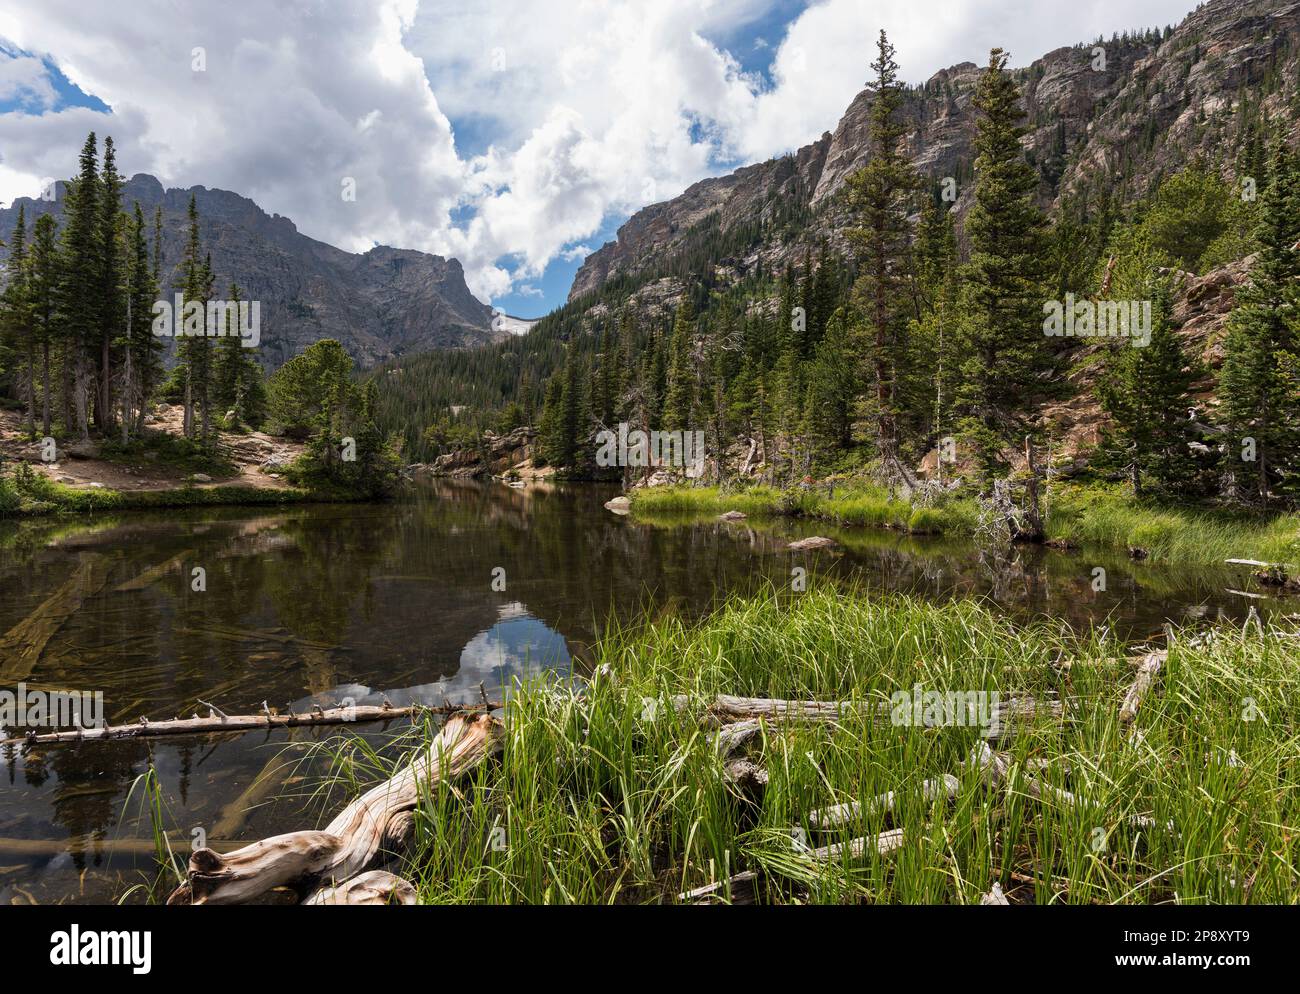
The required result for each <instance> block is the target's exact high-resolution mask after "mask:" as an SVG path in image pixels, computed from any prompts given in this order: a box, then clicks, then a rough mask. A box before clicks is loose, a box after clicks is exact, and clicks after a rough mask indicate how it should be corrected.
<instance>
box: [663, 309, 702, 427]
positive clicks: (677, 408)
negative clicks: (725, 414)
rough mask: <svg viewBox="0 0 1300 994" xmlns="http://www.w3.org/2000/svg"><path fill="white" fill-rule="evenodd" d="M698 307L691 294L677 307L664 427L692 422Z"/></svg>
mask: <svg viewBox="0 0 1300 994" xmlns="http://www.w3.org/2000/svg"><path fill="white" fill-rule="evenodd" d="M694 350H695V308H694V306H693V304H692V302H691V297H690V294H689V293H687V294H686V296H684V297H683V298H682V302H681V303H680V304H679V305H678V306H677V318H676V320H675V321H674V322H673V333H672V336H671V338H669V340H668V382H667V390H666V393H665V396H664V408H663V428H664V429H665V430H667V431H682V430H685V429H686V428H687V426H688V425H689V424H690V421H691V411H692V408H693V406H694V404H695V359H694Z"/></svg>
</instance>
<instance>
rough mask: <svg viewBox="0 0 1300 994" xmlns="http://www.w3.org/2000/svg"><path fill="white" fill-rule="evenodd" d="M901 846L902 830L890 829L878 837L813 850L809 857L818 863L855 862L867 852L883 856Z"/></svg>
mask: <svg viewBox="0 0 1300 994" xmlns="http://www.w3.org/2000/svg"><path fill="white" fill-rule="evenodd" d="M902 845H903V830H902V829H901V828H891V829H890V830H889V831H888V832H881V833H880V834H879V835H868V836H865V837H863V838H860V839H851V840H850V841H848V842H836V843H834V844H833V845H829V846H822V847H821V848H820V849H813V850H812V851H811V852H810V853H809V855H811V856H812V858H813V859H815V860H816V861H817V862H819V863H838V862H840V861H842V860H844V859H846V858H847V859H850V860H852V861H854V862H856V861H857V860H860V859H862V858H863V856H865V855H866V854H867V853H869V852H876V853H878V854H879V855H881V856H884V855H886V854H888V853H891V852H893V851H894V850H895V849H898V848H900V847H901V846H902Z"/></svg>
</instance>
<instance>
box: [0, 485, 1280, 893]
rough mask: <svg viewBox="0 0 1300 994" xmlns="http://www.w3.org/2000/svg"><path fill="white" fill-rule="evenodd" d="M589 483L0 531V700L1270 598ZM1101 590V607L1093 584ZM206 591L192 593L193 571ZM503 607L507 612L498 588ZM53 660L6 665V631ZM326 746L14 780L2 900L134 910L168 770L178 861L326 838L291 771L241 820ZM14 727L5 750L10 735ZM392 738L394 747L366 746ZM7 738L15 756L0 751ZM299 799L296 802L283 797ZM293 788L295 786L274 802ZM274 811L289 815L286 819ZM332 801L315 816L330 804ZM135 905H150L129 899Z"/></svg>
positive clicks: (376, 699) (1145, 620)
mask: <svg viewBox="0 0 1300 994" xmlns="http://www.w3.org/2000/svg"><path fill="white" fill-rule="evenodd" d="M615 493H616V491H613V490H609V489H606V488H603V487H596V486H573V487H569V488H565V487H558V488H537V489H530V490H527V491H519V490H513V489H510V488H507V487H504V486H501V485H499V484H483V485H481V484H473V483H437V484H432V485H425V486H422V487H420V488H419V489H418V490H417V491H416V492H415V493H414V494H412V495H411V496H410V497H409V498H408V499H405V500H403V501H401V502H399V503H395V504H389V505H345V506H334V505H327V506H314V507H296V508H290V509H270V510H268V509H237V508H229V509H219V510H211V509H208V510H203V509H196V510H187V511H177V512H157V513H155V512H149V513H130V514H122V515H116V516H111V517H103V518H98V519H84V518H78V519H76V520H75V521H69V520H42V521H24V522H8V523H6V522H0V690H11V691H12V690H14V689H15V687H16V686H17V684H18V683H19V682H23V683H24V684H25V685H26V687H27V688H28V690H75V691H91V692H94V691H102V693H103V695H104V712H105V713H104V717H105V718H106V719H107V720H108V721H110V722H123V721H134V720H136V719H138V718H139V717H141V716H142V715H143V716H147V717H149V718H151V719H154V720H157V719H163V718H171V717H173V716H175V715H188V714H190V713H192V712H194V711H196V710H197V711H200V712H201V713H204V714H206V713H207V709H206V708H205V707H203V706H201V705H199V704H198V700H199V699H202V700H204V701H208V702H211V703H213V704H215V705H216V706H217V707H219V708H221V709H222V710H223V711H225V712H227V713H231V714H234V713H251V712H255V711H257V710H258V709H259V708H260V707H261V705H262V702H263V701H265V702H267V703H268V705H269V706H271V707H275V708H280V709H284V708H285V707H286V706H287V705H292V706H293V707H294V708H295V709H296V710H304V709H306V708H307V707H308V706H310V705H311V704H312V703H321V704H326V705H328V704H332V703H339V702H342V701H344V700H345V699H349V698H350V699H351V700H352V701H354V702H355V703H358V704H360V703H380V702H381V701H382V700H383V699H385V698H387V699H388V700H389V701H391V702H393V703H394V704H405V703H408V702H412V701H419V702H424V703H441V702H442V701H443V700H444V699H448V700H451V701H462V700H469V699H473V698H476V697H477V696H478V693H479V691H478V687H479V684H480V683H483V684H484V685H485V686H486V687H487V689H488V690H489V691H493V690H497V689H499V688H509V687H510V686H512V685H513V683H514V681H515V680H516V678H528V677H532V676H538V675H546V674H551V673H554V674H557V675H559V676H565V675H568V674H570V673H579V674H580V673H582V672H583V671H584V669H585V667H586V661H588V660H589V659H590V649H591V646H592V644H593V642H594V641H595V640H596V639H597V637H598V634H599V632H600V631H601V629H602V628H603V626H604V624H605V623H606V622H607V620H609V619H611V618H618V619H621V620H626V619H630V618H633V617H635V616H638V615H639V614H640V613H641V612H644V611H647V610H649V611H653V612H655V613H657V614H667V613H676V614H678V615H681V616H684V617H695V616H698V615H700V614H702V613H704V612H706V611H707V610H708V609H709V608H710V607H711V606H713V605H714V604H716V602H717V600H718V598H720V597H722V596H725V595H726V594H727V593H729V592H733V591H738V590H739V591H746V590H753V589H755V588H756V587H758V586H761V585H763V584H768V583H771V584H777V585H779V586H781V587H783V588H788V586H789V583H790V571H791V569H792V567H793V566H795V565H804V566H807V567H809V570H810V574H811V576H812V581H811V582H814V583H821V582H832V583H848V582H855V581H857V582H862V583H865V584H867V585H869V586H870V587H872V588H874V589H879V590H905V591H910V592H913V593H917V594H920V595H922V596H927V597H933V598H946V597H952V596H962V595H977V596H984V597H989V598H991V599H993V600H994V601H996V602H997V603H998V604H999V605H1000V606H1001V607H1002V608H1003V609H1005V610H1006V611H1008V612H1010V613H1012V614H1014V615H1017V616H1021V617H1030V616H1034V615H1047V616H1051V617H1054V618H1058V619H1062V620H1064V621H1067V622H1069V623H1071V624H1074V625H1079V626H1087V625H1089V624H1093V623H1105V624H1110V625H1112V626H1114V627H1115V628H1116V629H1117V630H1118V631H1119V632H1120V633H1121V634H1123V635H1125V636H1126V637H1131V638H1134V639H1138V638H1143V637H1145V636H1148V635H1151V634H1153V633H1154V632H1156V631H1158V630H1159V628H1160V626H1161V624H1162V623H1163V622H1164V621H1165V620H1166V619H1173V620H1177V621H1184V622H1185V621H1188V620H1194V619H1206V620H1216V619H1224V620H1237V621H1240V620H1242V619H1244V618H1245V617H1246V614H1247V612H1248V611H1249V608H1250V607H1251V606H1254V607H1256V608H1257V609H1258V610H1259V611H1261V612H1263V613H1265V614H1267V613H1269V612H1272V611H1281V612H1287V613H1290V612H1295V611H1297V610H1300V603H1297V601H1296V600H1295V599H1290V600H1288V599H1273V598H1264V599H1257V598H1251V597H1247V596H1243V594H1242V593H1234V592H1232V591H1233V590H1244V591H1246V592H1253V593H1256V594H1259V593H1262V591H1260V590H1259V588H1257V587H1254V586H1248V585H1247V584H1248V580H1247V579H1246V578H1245V577H1243V576H1242V575H1241V573H1240V572H1232V571H1222V570H1190V571H1189V570H1170V569H1167V568H1161V567H1155V566H1148V565H1144V564H1133V563H1130V562H1129V561H1128V560H1126V559H1123V558H1115V557H1108V556H1098V555H1095V554H1091V553H1056V552H1048V551H1044V550H1038V549H1023V550H1020V552H1019V561H1018V563H1017V565H1016V566H1015V567H1014V568H1012V569H1011V570H1009V571H1008V572H1006V573H1004V574H1002V575H1001V576H998V577H994V576H993V575H991V574H990V573H989V571H988V570H987V569H986V568H985V567H983V566H981V565H980V564H979V563H978V562H977V556H976V555H975V553H974V551H973V549H972V548H971V547H970V546H969V545H968V544H966V543H964V542H953V541H947V540H942V539H929V540H921V539H910V538H907V537H903V536H899V535H895V534H892V533H885V532H869V531H863V530H849V531H837V530H835V529H833V528H831V527H830V526H829V525H827V524H825V523H816V524H814V523H808V522H787V521H781V522H775V523H771V524H758V523H748V522H740V523H721V522H717V521H715V520H712V519H705V520H700V519H696V520H694V521H664V522H655V523H653V524H643V523H638V522H635V521H633V520H631V519H630V518H627V517H620V516H618V515H615V514H612V513H610V512H609V511H606V510H605V509H604V508H603V506H602V505H603V502H604V501H605V500H607V499H608V498H609V497H611V496H613V495H614V494H615ZM810 534H830V535H833V536H834V537H836V538H838V539H840V540H841V541H842V542H843V543H844V546H845V547H844V549H843V550H842V551H840V552H836V553H819V554H813V555H802V556H800V555H795V554H792V553H789V552H787V551H784V550H783V546H784V544H785V543H786V542H788V541H789V540H790V539H792V538H796V537H801V536H806V535H810ZM1097 566H1101V567H1103V568H1105V569H1106V571H1107V584H1106V586H1107V589H1106V591H1104V592H1098V591H1094V590H1093V589H1092V586H1093V582H1092V581H1093V574H1092V570H1093V569H1094V567H1097ZM196 567H197V568H201V569H202V570H203V571H204V572H205V574H206V590H203V591H195V590H194V589H193V576H194V574H193V570H194V569H195V568H196ZM502 586H504V589H500V588H501V587H502ZM24 625H25V626H27V628H26V629H24V628H20V629H19V631H23V630H31V628H32V627H33V626H34V627H35V628H36V629H37V630H39V631H40V632H41V634H42V636H43V637H44V636H45V635H48V640H47V641H45V643H44V646H43V648H42V649H41V651H40V652H39V654H36V655H34V656H33V654H32V653H27V654H23V653H20V652H17V651H15V649H14V645H13V642H12V639H10V640H8V641H6V639H5V636H4V633H6V632H9V633H11V636H12V633H13V631H14V628H15V626H24ZM337 732H338V729H337V728H335V729H299V730H293V731H280V732H275V733H271V734H267V733H264V732H259V733H255V734H247V735H243V736H217V737H207V738H186V737H177V738H161V739H141V740H119V741H114V742H108V743H99V744H91V743H83V744H78V745H61V746H51V747H44V748H40V749H35V750H32V751H29V752H27V753H25V754H24V753H23V751H22V750H21V749H17V748H14V747H13V746H5V747H3V753H2V755H0V760H2V761H3V763H4V768H3V770H2V771H0V902H2V903H6V904H26V903H33V902H36V903H54V902H60V901H65V902H76V901H109V900H119V899H122V898H123V896H124V895H126V896H127V899H128V900H139V899H143V891H141V890H139V889H138V887H137V885H140V884H142V883H145V882H147V881H149V880H151V879H152V877H153V866H152V860H151V857H150V856H149V855H148V853H149V851H151V847H152V841H151V830H150V825H149V821H148V819H147V817H142V816H141V813H140V809H139V805H138V800H139V796H140V795H139V792H137V794H136V795H135V796H132V797H130V798H128V795H129V794H130V791H131V785H132V783H133V781H134V780H135V779H136V777H138V776H139V775H140V774H141V773H143V772H144V771H146V770H147V769H148V768H149V767H150V765H152V766H153V767H154V769H155V770H156V771H157V775H158V778H159V782H160V784H161V787H162V795H163V799H164V802H165V804H166V808H167V815H166V817H167V821H168V826H169V828H170V829H172V831H173V833H174V839H175V845H176V847H177V848H178V850H184V851H188V848H189V840H190V838H191V833H192V832H193V830H194V829H195V828H201V829H202V830H203V831H204V832H205V833H207V837H208V839H209V840H211V841H213V842H220V841H222V840H225V841H230V840H249V841H251V840H253V839H257V838H261V837H263V836H266V835H269V834H273V833H275V832H281V831H287V830H291V829H294V828H304V827H314V826H315V825H316V824H317V818H318V814H319V811H320V809H321V807H322V804H316V805H313V804H310V803H308V795H309V794H310V792H311V790H312V788H313V786H314V784H315V779H314V778H315V776H317V775H318V774H319V772H320V771H319V770H314V769H313V768H311V767H305V768H302V769H296V770H291V769H288V768H285V769H282V770H281V774H282V776H281V777H279V778H278V779H277V780H276V783H277V786H278V790H277V791H276V792H275V793H273V794H272V795H271V796H270V797H261V798H258V797H253V798H250V797H249V796H248V795H246V794H245V791H247V790H248V789H249V786H250V784H251V783H252V782H253V781H254V780H255V779H256V778H257V775H258V773H259V772H260V771H262V770H263V769H265V768H267V766H268V764H269V765H270V766H271V767H272V768H274V767H277V766H279V765H280V764H281V763H282V759H281V758H280V757H281V756H283V755H284V754H283V752H282V750H283V749H284V747H285V745H286V744H287V743H290V742H294V743H304V742H309V741H311V740H313V739H321V738H326V737H329V736H331V735H334V734H337ZM15 733H16V730H15V729H8V730H6V732H5V734H8V735H11V734H15ZM365 733H366V734H368V735H374V736H378V735H382V734H383V730H382V727H381V726H366V728H365ZM0 737H3V736H0ZM286 777H287V779H286ZM280 780H283V781H284V782H283V783H280ZM277 796H278V797H279V800H275V797H277ZM322 803H323V802H322ZM133 888H137V889H135V890H133Z"/></svg>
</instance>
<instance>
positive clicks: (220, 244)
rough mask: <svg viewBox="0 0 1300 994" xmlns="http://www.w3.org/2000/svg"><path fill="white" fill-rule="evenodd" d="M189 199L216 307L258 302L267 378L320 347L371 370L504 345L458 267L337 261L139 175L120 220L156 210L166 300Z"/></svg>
mask: <svg viewBox="0 0 1300 994" xmlns="http://www.w3.org/2000/svg"><path fill="white" fill-rule="evenodd" d="M191 192H192V193H193V194H194V196H195V199H196V202H197V204H198V209H199V217H200V229H201V233H202V237H203V244H204V247H205V249H206V250H208V251H209V252H211V254H212V266H213V269H214V270H215V271H216V275H217V279H216V288H217V293H218V295H219V296H223V297H224V296H225V294H226V291H227V289H228V288H229V286H230V283H231V281H232V280H233V281H234V282H236V283H238V284H239V286H240V289H241V290H242V292H243V295H244V296H245V298H247V299H251V300H258V301H260V302H261V321H262V345H261V349H260V355H261V358H262V361H263V363H264V364H265V365H266V366H267V367H268V368H270V369H274V368H276V367H278V366H280V365H282V364H283V363H285V362H287V361H288V360H289V359H292V358H293V357H294V356H296V355H298V354H300V353H301V352H302V351H303V350H304V349H306V348H307V347H308V346H309V345H311V344H312V343H313V342H316V341H319V340H320V339H322V338H334V339H337V340H338V341H339V342H341V343H342V344H343V346H344V348H346V349H347V351H348V353H349V354H350V355H351V356H352V357H353V358H354V359H356V360H357V362H358V363H360V364H361V365H364V366H369V365H372V364H374V363H377V362H382V361H385V360H389V359H394V358H398V357H400V356H403V355H410V354H414V353H417V352H428V351H430V350H434V349H448V348H461V347H465V346H472V345H481V344H483V343H486V342H491V341H498V340H500V339H501V338H504V337H505V335H506V333H505V332H504V331H498V330H494V329H493V327H492V309H491V308H490V307H488V305H486V304H484V303H481V302H480V301H479V300H477V299H476V298H475V297H474V295H473V294H472V293H470V291H469V288H468V287H467V286H466V285H465V275H464V272H463V271H462V269H461V265H460V263H459V262H457V261H456V260H455V259H443V258H441V257H440V256H436V255H427V254H425V253H423V252H415V251H411V250H407V249H394V248H388V247H386V246H379V247H377V248H373V249H371V250H370V251H368V252H366V253H364V254H362V255H356V254H353V253H351V252H344V251H342V250H341V249H337V248H334V247H333V246H332V245H327V244H325V243H324V242H318V241H316V240H315V239H313V238H309V237H307V236H306V235H304V234H302V233H301V232H300V231H298V229H297V228H296V227H295V226H294V223H293V222H292V221H290V220H289V219H288V218H286V217H281V216H279V215H270V214H267V213H266V212H265V211H264V210H262V209H261V208H260V207H258V206H257V204H255V203H254V202H253V201H251V200H249V199H248V198H246V197H241V196H239V195H238V194H236V193H231V192H229V191H226V190H209V189H207V188H206V187H202V186H196V187H194V188H193V189H192V190H180V189H170V190H164V189H163V186H162V184H161V183H159V182H158V180H156V179H155V178H154V177H152V176H148V175H144V174H138V175H136V176H133V177H132V178H131V179H130V180H129V181H128V182H127V183H126V184H125V187H124V189H123V191H122V204H123V209H124V210H127V211H131V210H134V205H135V203H136V202H137V201H138V202H139V204H140V207H141V209H142V210H143V211H144V212H145V216H146V218H147V219H148V221H149V223H150V224H151V225H152V222H153V212H154V208H155V207H161V208H162V210H163V254H164V274H163V283H164V292H165V293H168V294H170V293H171V292H172V284H174V283H176V282H178V281H179V279H180V275H179V268H178V267H179V264H180V259H181V256H182V253H183V251H184V246H185V239H186V232H187V220H186V210H187V209H188V206H189V199H190V194H191ZM62 196H63V186H62V184H59V192H58V199H56V201H55V202H54V203H47V202H45V201H41V200H30V199H27V198H20V199H19V200H17V201H15V202H14V204H13V205H12V206H11V207H9V208H8V209H4V210H0V238H7V237H8V235H9V234H10V232H11V231H12V230H13V226H14V222H15V221H16V219H17V216H18V205H19V204H20V203H21V204H24V205H25V206H26V209H27V217H28V224H29V225H30V223H31V221H32V220H33V218H34V217H35V216H36V215H38V214H41V213H46V212H49V211H54V212H56V214H57V213H59V212H61V204H60V201H61V199H62Z"/></svg>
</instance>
